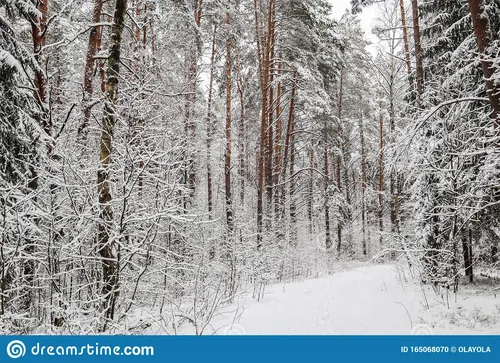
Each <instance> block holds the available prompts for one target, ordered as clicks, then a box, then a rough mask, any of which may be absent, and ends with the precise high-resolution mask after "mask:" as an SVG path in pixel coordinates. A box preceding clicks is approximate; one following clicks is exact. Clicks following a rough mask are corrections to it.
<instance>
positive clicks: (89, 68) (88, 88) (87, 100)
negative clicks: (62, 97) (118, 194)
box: [78, 0, 102, 141]
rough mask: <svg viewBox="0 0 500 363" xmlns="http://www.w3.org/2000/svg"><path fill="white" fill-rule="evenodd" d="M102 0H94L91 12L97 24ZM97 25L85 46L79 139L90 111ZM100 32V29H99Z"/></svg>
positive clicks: (97, 40)
mask: <svg viewBox="0 0 500 363" xmlns="http://www.w3.org/2000/svg"><path fill="white" fill-rule="evenodd" d="M101 12H102V0H94V11H93V12H92V23H93V24H97V23H99V22H100V21H101ZM99 28H102V27H99V26H92V28H91V29H90V34H89V41H88V46H87V58H86V60H85V72H84V75H83V92H84V97H83V98H84V109H83V122H82V124H81V125H80V127H79V128H78V136H79V138H80V139H81V141H85V140H86V139H87V130H88V126H89V122H90V113H91V111H92V106H93V105H92V95H93V87H92V78H93V77H92V75H93V73H94V57H95V55H96V52H97V48H98V45H99V38H100V34H99V33H100V31H99ZM101 32H102V30H101Z"/></svg>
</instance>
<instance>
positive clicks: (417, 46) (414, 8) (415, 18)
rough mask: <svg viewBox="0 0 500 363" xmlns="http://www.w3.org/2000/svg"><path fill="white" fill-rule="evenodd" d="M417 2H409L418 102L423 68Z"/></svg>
mask: <svg viewBox="0 0 500 363" xmlns="http://www.w3.org/2000/svg"><path fill="white" fill-rule="evenodd" d="M417 1H418V0H411V8H412V13H413V40H414V43H415V63H416V64H415V66H416V68H417V93H418V98H419V100H420V99H421V96H422V94H423V93H424V66H423V61H422V45H421V43H420V25H419V15H418V2H417Z"/></svg>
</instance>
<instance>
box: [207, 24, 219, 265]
mask: <svg viewBox="0 0 500 363" xmlns="http://www.w3.org/2000/svg"><path fill="white" fill-rule="evenodd" d="M216 34H217V26H216V25H214V34H213V38H212V55H211V56H210V80H209V86H208V101H207V196H208V201H207V203H208V219H209V220H212V210H213V192H212V137H213V115H212V107H213V106H212V103H213V84H214V71H215V39H216ZM213 257H214V256H212V258H213Z"/></svg>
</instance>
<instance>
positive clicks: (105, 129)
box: [97, 0, 127, 330]
mask: <svg viewBox="0 0 500 363" xmlns="http://www.w3.org/2000/svg"><path fill="white" fill-rule="evenodd" d="M126 10H127V0H116V3H115V13H114V19H113V26H112V28H111V35H110V49H109V57H108V69H107V72H106V76H107V79H106V94H105V97H106V99H105V103H104V114H103V119H102V132H101V138H100V154H99V161H100V166H99V169H98V171H97V182H98V184H97V191H98V195H99V225H98V235H97V240H98V251H99V255H100V257H101V263H102V280H103V281H102V298H103V307H102V309H103V316H104V319H105V320H106V321H105V323H104V327H103V330H105V329H106V326H107V321H108V320H112V319H113V318H114V310H115V304H116V299H117V297H118V282H119V281H118V271H119V267H118V262H119V261H118V252H117V249H118V247H119V245H118V244H117V243H116V241H114V240H113V237H112V228H113V207H112V205H111V203H112V196H111V190H110V187H111V186H110V184H111V169H112V163H113V161H112V151H113V134H114V129H115V122H116V103H117V96H118V80H119V76H120V50H121V42H122V32H123V27H124V23H125V14H126Z"/></svg>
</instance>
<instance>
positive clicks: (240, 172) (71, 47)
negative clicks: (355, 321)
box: [0, 0, 500, 334]
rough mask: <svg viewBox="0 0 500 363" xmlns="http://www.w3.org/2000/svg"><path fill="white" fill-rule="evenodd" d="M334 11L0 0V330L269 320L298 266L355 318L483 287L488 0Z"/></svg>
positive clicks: (493, 102)
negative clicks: (394, 297)
mask: <svg viewBox="0 0 500 363" xmlns="http://www.w3.org/2000/svg"><path fill="white" fill-rule="evenodd" d="M372 3H376V4H372ZM367 6H376V7H377V9H378V10H377V18H376V19H374V21H373V30H372V32H373V34H374V35H375V36H376V37H377V38H378V42H377V44H376V45H372V47H373V49H375V51H373V52H370V51H368V50H367V46H368V41H367V40H366V39H367V38H366V34H365V33H364V32H363V30H362V29H361V26H360V21H359V19H358V15H359V13H360V12H361V11H363V9H364V8H365V7H367ZM335 7H336V2H335V0H332V1H327V0H65V1H62V0H0V233H1V241H0V333H2V334H5V333H17V334H28V333H51V334H91V333H94V334H95V333H111V334H115V333H120V334H136V333H144V332H147V333H152V332H153V333H159V334H180V333H183V332H187V333H192V334H210V333H212V332H214V330H216V328H214V327H215V325H214V324H215V323H214V322H215V321H217V320H218V319H219V320H220V321H224V319H222V318H221V317H222V316H223V314H224V312H226V317H225V319H226V320H227V322H228V323H231V324H232V323H238V322H239V321H240V320H239V319H240V318H242V319H243V320H242V321H244V319H245V316H244V313H243V311H244V310H245V306H247V304H249V301H250V300H251V301H252V302H251V305H252V306H257V305H258V304H262V308H261V309H262V311H261V313H259V312H257V313H255V314H254V315H255V316H254V318H255V319H258V317H259V316H260V318H261V319H262V320H263V322H264V323H267V324H268V325H270V326H271V329H267V330H266V329H265V328H262V326H261V327H260V328H259V327H255V329H249V331H250V332H252V333H262V332H263V333H272V332H274V331H277V332H281V333H282V332H283V330H280V329H274V330H273V328H272V322H273V321H274V320H273V319H278V316H275V315H274V314H273V313H272V309H271V312H270V311H267V314H268V315H263V314H264V313H265V312H266V310H265V306H266V305H265V304H266V303H267V304H268V306H269V301H267V302H266V298H268V294H270V293H271V292H270V291H272V293H271V294H275V295H276V294H277V293H278V292H279V291H280V289H281V286H283V291H282V293H284V291H285V286H288V285H287V284H291V285H290V286H296V285H294V284H297V283H304V285H303V287H304V289H301V288H296V290H297V292H296V293H295V295H293V294H292V295H290V296H289V298H288V300H287V301H288V302H292V300H293V301H295V305H293V306H294V308H290V312H291V313H292V314H294V312H295V314H296V315H297V316H300V311H301V310H300V304H303V308H304V309H305V308H306V306H311V305H310V304H313V305H314V303H316V305H314V306H315V309H316V308H317V311H318V312H319V311H322V309H326V310H327V308H328V307H329V306H330V305H329V304H330V302H331V304H333V302H332V301H333V300H335V299H339V297H338V296H339V295H341V294H344V290H343V289H347V290H349V291H351V292H352V294H351V295H349V294H347V293H346V295H345V296H346V297H345V299H343V301H342V303H341V304H340V305H338V306H341V307H342V309H344V311H343V312H340V311H337V312H336V313H338V314H340V315H339V316H341V317H345V319H347V322H344V323H343V324H344V325H343V326H349V327H351V328H352V321H350V320H349V319H350V318H349V316H351V317H353V316H356V315H355V314H354V313H351V314H350V315H349V313H348V310H349V309H350V308H352V309H357V310H359V309H361V310H363V309H365V308H366V306H371V308H370V309H369V310H366V311H365V312H364V314H365V316H376V315H377V314H382V315H380V316H381V317H382V316H385V315H383V312H384V311H385V312H387V313H388V314H389V313H391V310H395V309H401V311H398V313H397V314H399V316H402V318H401V319H407V316H406V315H411V314H410V313H411V311H409V310H408V303H409V302H408V301H410V300H411V301H413V302H416V301H417V300H418V299H423V300H422V301H423V305H422V306H423V309H424V310H425V309H428V310H429V309H431V307H432V304H433V301H434V300H436V299H437V300H440V301H441V302H442V305H443V306H444V307H443V309H444V311H445V312H444V313H443V314H444V315H445V316H446V314H447V313H446V310H447V309H448V310H449V309H451V308H450V303H451V302H452V301H455V302H457V301H459V300H460V297H459V296H460V295H459V294H460V293H461V292H463V291H469V292H471V291H473V294H476V295H477V294H486V293H485V291H487V292H488V294H489V292H490V291H497V290H498V288H495V284H496V285H498V277H499V269H500V262H499V258H500V254H499V251H498V248H499V241H500V2H498V0H379V1H371V0H358V1H356V0H353V1H352V10H351V11H346V12H345V14H344V15H343V16H342V17H339V20H336V18H334V17H333V16H332V11H334V10H335ZM367 263H370V264H380V263H383V264H384V266H375V267H373V266H372V270H361V272H359V273H351V275H349V274H348V275H346V276H351V277H349V278H350V279H352V281H351V280H349V279H348V278H345V279H346V280H345V281H344V280H342V277H338V279H340V280H338V279H337V280H328V278H330V277H331V276H334V274H336V273H339V271H340V270H342V269H351V268H353V267H354V266H360V265H363V266H365V265H366V264H367ZM385 266H398V271H400V274H399V275H398V276H399V278H398V279H397V280H398V281H400V282H401V284H402V285H405V286H406V285H407V286H410V285H411V286H414V287H415V288H416V289H417V290H415V291H419V292H420V293H415V294H413V295H411V299H409V300H408V301H407V302H406V303H403V302H400V304H401V305H403V307H404V308H405V309H406V313H404V310H405V309H403V308H402V307H399V308H397V307H396V305H393V306H392V305H391V306H390V307H389V306H388V305H387V304H386V303H385V301H386V300H387V299H386V298H385V297H384V298H381V299H379V300H377V299H376V296H375V295H377V294H379V293H380V291H386V290H387V289H388V290H389V291H392V290H394V289H396V287H397V285H398V283H397V282H395V281H396V279H395V280H394V281H393V280H391V282H390V283H389V287H387V286H385V287H383V286H382V287H381V290H380V291H379V290H377V289H378V287H376V286H378V285H377V284H378V282H376V283H375V282H373V281H375V279H374V276H373V274H378V273H380V274H382V275H384V276H389V275H390V274H389V273H388V272H387V271H388V270H387V268H388V267H385ZM357 271H358V270H357ZM363 271H365V272H363ZM367 271H368V272H367ZM329 274H332V275H331V276H330V277H328V276H329ZM321 276H322V277H321ZM342 276H343V275H342ZM391 276H392V275H391ZM318 277H321V278H327V280H321V281H327V282H328V281H329V282H328V283H327V282H325V283H324V284H323V285H321V284H320V283H315V282H314V281H315V280H311V279H315V278H318ZM391 278H392V277H391ZM358 279H367V280H366V281H367V282H365V284H364V285H363V284H360V285H359V289H361V290H359V291H356V290H357V288H355V287H356V286H358V285H357V283H358V282H357V281H358ZM332 281H333V282H332ZM349 281H351V282H349ZM377 281H378V280H377ZM315 284H319V285H317V286H316V285H315ZM350 284H351V285H350ZM383 285H385V282H384V284H383ZM301 286H302V285H301ZM307 286H313V287H311V289H312V290H311V291H313V292H312V293H311V294H312V295H311V296H308V297H307V298H305V297H304V296H305V295H304V294H308V292H307V291H309V290H307V289H308V288H309V287H307ZM314 286H316V287H314ZM348 286H350V287H349V288H348ZM322 289H324V291H323V292H324V294H322V295H321V296H317V295H315V293H317V292H318V291H320V292H321V291H322ZM330 289H332V290H330ZM391 289H392V290H391ZM347 290H346V291H347ZM372 290H373V291H372ZM292 291H293V289H292ZM315 291H316V292H315ZM360 291H367V292H366V293H367V294H370V292H371V291H372V292H373V295H374V300H372V304H374V305H370V296H367V297H364V298H363V299H366V300H368V302H366V304H364V305H363V304H360V303H359V301H358V300H356V301H354V300H349V299H350V297H352V298H353V299H354V298H356V299H359V298H361V297H360V296H358V295H357V294H359V293H360ZM398 291H399V290H398ZM492 294H493V293H492ZM490 295H491V294H489V295H488V296H490ZM273 296H274V295H273ZM349 296H350V297H349ZM377 296H378V295H377ZM384 296H385V295H384ZM398 296H399V295H398ZM405 296H406V295H405ZM491 296H493V295H491ZM485 298H486V295H485ZM495 298H496V293H495V295H494V297H493V299H495ZM301 299H302V300H301ZM318 299H320V300H321V299H323V300H324V303H319V301H320V300H318ZM332 299H333V300H332ZM384 299H385V300H384ZM285 300H286V299H285ZM323 300H321V301H323ZM476 300H477V301H479V302H480V301H481V298H479V299H476ZM335 301H337V300H335ZM339 301H340V299H339ZM488 301H489V303H491V304H490V305H491V306H490V307H491V309H494V307H495V306H496V309H497V310H498V311H500V302H498V301H495V300H488ZM495 304H496V305H495ZM286 306H288V305H283V307H282V310H283V309H287V307H286ZM338 306H337V308H338ZM378 307H380V308H381V309H380V310H379V309H378ZM337 308H334V307H333V305H331V309H332V310H333V309H336V310H338V309H337ZM257 309H258V308H257ZM384 309H385V310H384ZM326 310H325V311H326ZM257 311H260V310H257ZM303 311H307V310H303ZM474 311H475V310H474ZM491 311H494V310H491ZM498 311H497V312H496V314H498ZM228 312H229V313H228ZM401 312H403V314H402V315H401V314H400V313H401ZM326 313H327V312H324V311H323V312H321V313H318V314H316V315H314V314H310V315H308V314H305V315H304V319H305V320H307V316H309V317H310V318H311V319H312V318H313V317H314V319H316V318H317V319H319V318H321V316H322V314H326ZM242 314H243V315H242ZM332 314H333V313H332ZM470 314H471V316H473V315H474V314H475V315H474V316H475V318H474V319H475V320H474V321H475V322H476V323H477V322H480V323H482V324H483V325H484V326H487V325H488V321H489V322H490V323H492V324H495V323H497V321H496V320H495V321H493V319H494V316H493V318H491V319H490V320H488V319H489V318H488V316H489V315H488V314H487V313H486V312H482V311H481V312H477V311H475V313H474V312H471V313H470ZM492 314H493V313H492ZM490 315H491V314H490ZM493 315H494V314H493ZM250 316H252V315H250ZM360 316H363V313H361V315H360ZM440 316H442V315H440ZM228 317H230V318H228ZM481 317H482V318H481ZM228 319H229V320H228ZM246 319H247V320H246V321H247V324H249V323H252V321H253V324H256V320H255V319H253V320H252V319H249V318H246ZM450 319H451V318H450ZM467 319H468V320H467V321H468V322H470V319H469V318H467ZM481 319H483V320H481ZM384 320H385V319H384ZM385 321H386V322H387V320H385ZM410 321H411V318H410ZM457 321H458V320H457ZM335 322H337V323H338V320H335ZM413 323H416V321H414V322H412V326H413V325H414V324H413ZM476 323H475V324H474V327H475V326H476ZM277 324H278V323H277ZM311 324H313V325H314V322H312V323H311ZM467 324H469V323H467ZM340 325H342V324H340ZM381 325H383V323H382V322H381ZM381 325H379V326H378V327H379V328H380V329H381V330H380V331H381V332H384V330H383V329H382V328H381ZM389 326H390V323H389ZM474 327H472V328H471V329H473V328H474ZM490 327H491V326H490ZM330 328H331V329H330ZM330 328H328V329H326V330H325V329H323V330H321V329H320V330H314V329H311V330H306V329H303V328H301V326H298V327H296V328H295V330H294V329H291V330H290V331H292V332H293V333H310V332H312V333H321V334H322V333H326V334H335V333H338V332H339V330H337V329H336V328H335V327H332V326H330ZM358 328H359V329H357V330H356V329H354V328H353V329H351V330H348V332H351V333H357V334H360V333H365V332H367V333H376V332H377V328H374V329H368V330H366V327H364V326H359V327H358ZM469 328H470V327H469ZM363 329H365V330H363ZM497 329H500V327H499V326H497ZM343 332H345V331H343ZM389 332H397V333H404V332H405V331H401V330H398V329H397V328H396V327H395V329H394V330H390V331H389ZM407 333H409V331H408V332H407Z"/></svg>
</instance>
